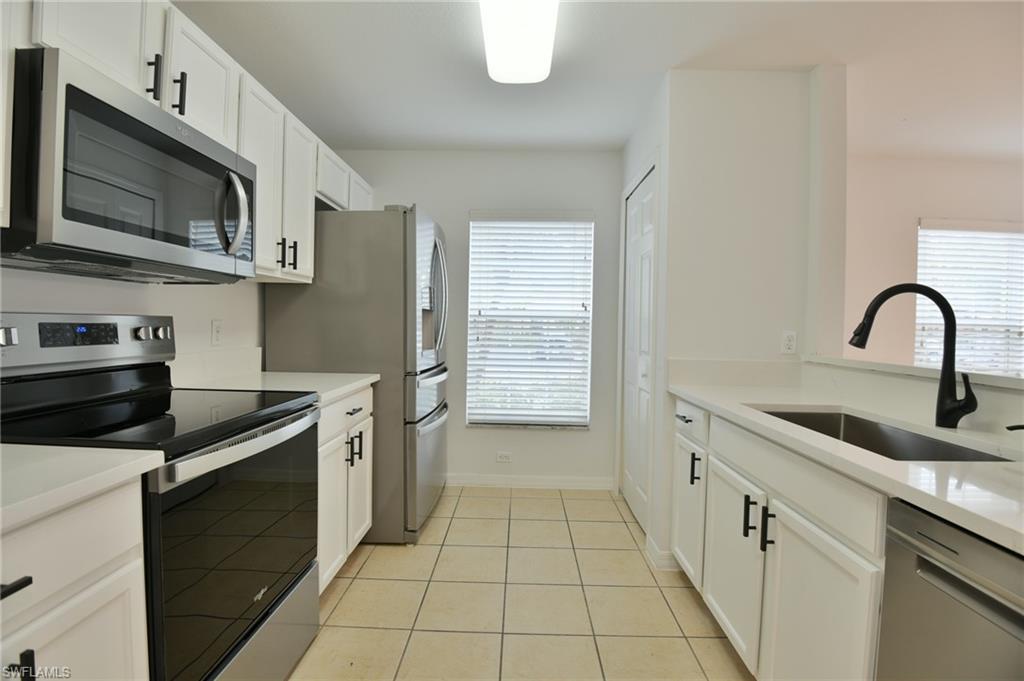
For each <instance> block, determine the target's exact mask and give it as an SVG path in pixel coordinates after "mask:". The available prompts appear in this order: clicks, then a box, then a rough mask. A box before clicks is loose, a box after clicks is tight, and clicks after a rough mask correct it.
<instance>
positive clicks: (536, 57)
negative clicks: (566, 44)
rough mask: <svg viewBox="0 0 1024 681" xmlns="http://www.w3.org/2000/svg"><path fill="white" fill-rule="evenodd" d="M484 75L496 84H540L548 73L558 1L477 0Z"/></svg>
mask: <svg viewBox="0 0 1024 681" xmlns="http://www.w3.org/2000/svg"><path fill="white" fill-rule="evenodd" d="M480 19H481V22H482V23H483V29H484V51H485V52H486V54H487V74H488V75H489V76H490V77H491V79H492V80H494V81H496V82H498V83H512V84H525V83H539V82H541V81H543V80H545V79H546V78H547V77H548V75H549V74H550V73H551V56H552V53H553V52H554V47H555V24H556V23H557V21H558V0H480Z"/></svg>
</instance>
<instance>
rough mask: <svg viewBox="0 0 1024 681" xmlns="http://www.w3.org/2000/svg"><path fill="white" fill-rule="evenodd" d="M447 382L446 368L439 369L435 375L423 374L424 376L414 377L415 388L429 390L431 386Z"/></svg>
mask: <svg viewBox="0 0 1024 681" xmlns="http://www.w3.org/2000/svg"><path fill="white" fill-rule="evenodd" d="M447 380H448V368H447V367H441V369H440V370H439V371H437V372H436V373H431V374H425V375H424V376H417V377H416V387H417V388H429V387H430V386H432V385H438V384H439V383H444V382H445V381H447Z"/></svg>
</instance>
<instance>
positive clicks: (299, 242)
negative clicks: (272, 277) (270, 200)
mask: <svg viewBox="0 0 1024 681" xmlns="http://www.w3.org/2000/svg"><path fill="white" fill-rule="evenodd" d="M318 144H319V140H318V139H317V137H316V135H314V134H313V132H312V131H311V130H310V129H309V128H307V127H306V126H305V125H303V124H302V121H300V120H299V119H298V118H295V116H292V115H291V114H288V115H287V116H286V117H285V130H284V194H283V198H282V206H283V212H282V214H281V216H282V220H283V224H282V229H281V233H282V236H283V237H284V239H285V256H286V260H285V266H284V267H283V268H282V274H284V275H287V276H290V277H295V278H298V279H301V280H305V281H308V280H310V279H312V277H313V234H314V231H315V230H314V223H315V221H316V166H317V146H318ZM258 182H259V178H257V183H258ZM257 191H259V190H257Z"/></svg>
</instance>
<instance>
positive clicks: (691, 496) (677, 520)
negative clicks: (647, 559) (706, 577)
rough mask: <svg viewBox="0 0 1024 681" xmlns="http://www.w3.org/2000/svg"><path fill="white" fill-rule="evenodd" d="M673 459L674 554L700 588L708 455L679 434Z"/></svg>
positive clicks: (684, 570) (702, 564)
mask: <svg viewBox="0 0 1024 681" xmlns="http://www.w3.org/2000/svg"><path fill="white" fill-rule="evenodd" d="M675 438H676V439H675V448H674V450H673V455H672V456H673V459H672V555H673V556H675V558H676V561H677V562H678V563H679V566H680V567H681V568H683V572H685V573H686V575H687V576H688V577H689V578H690V582H692V583H693V585H694V586H695V587H697V589H698V590H699V589H700V588H701V584H702V577H703V571H704V499H705V490H706V489H707V467H708V455H707V453H706V452H705V451H704V450H703V449H702V448H701V447H698V446H696V445H695V444H693V443H692V442H690V441H689V440H687V439H686V438H685V437H683V436H682V435H679V434H676V436H675Z"/></svg>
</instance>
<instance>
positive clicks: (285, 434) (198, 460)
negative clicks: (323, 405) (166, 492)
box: [167, 407, 320, 482]
mask: <svg viewBox="0 0 1024 681" xmlns="http://www.w3.org/2000/svg"><path fill="white" fill-rule="evenodd" d="M295 416H296V415H295V414H292V415H291V416H288V417H285V418H283V419H280V420H278V421H274V422H273V423H271V424H269V425H266V426H261V427H259V428H255V429H253V430H250V431H248V432H246V433H242V434H241V435H236V436H235V437H233V438H231V440H230V441H229V442H232V441H233V442H236V443H237V444H229V445H228V446H226V447H222V446H220V445H215V447H214V448H207V449H205V450H200V451H198V452H195V453H194V454H191V455H189V456H188V457H186V458H184V459H181V460H179V461H176V462H174V463H172V464H171V465H169V466H168V467H167V469H168V470H167V477H168V479H170V481H171V482H184V481H186V480H191V479H192V478H197V477H199V476H200V475H205V474H206V473H210V472H211V471H215V470H217V469H218V468H224V467H225V466H230V465H231V464H233V463H237V462H239V461H241V460H242V459H247V458H249V457H250V456H255V455H256V454H259V453H260V452H265V451H266V450H268V449H270V448H271V447H276V446H277V445H279V444H281V443H282V442H285V441H287V440H290V439H292V438H293V437H295V436H296V435H298V434H299V433H301V432H303V431H304V430H306V429H307V428H309V427H310V426H312V425H314V424H315V423H316V422H317V421H319V420H320V410H319V409H318V408H316V407H314V408H312V409H310V410H308V411H306V412H305V415H304V416H302V417H301V418H298V419H296V418H295Z"/></svg>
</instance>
